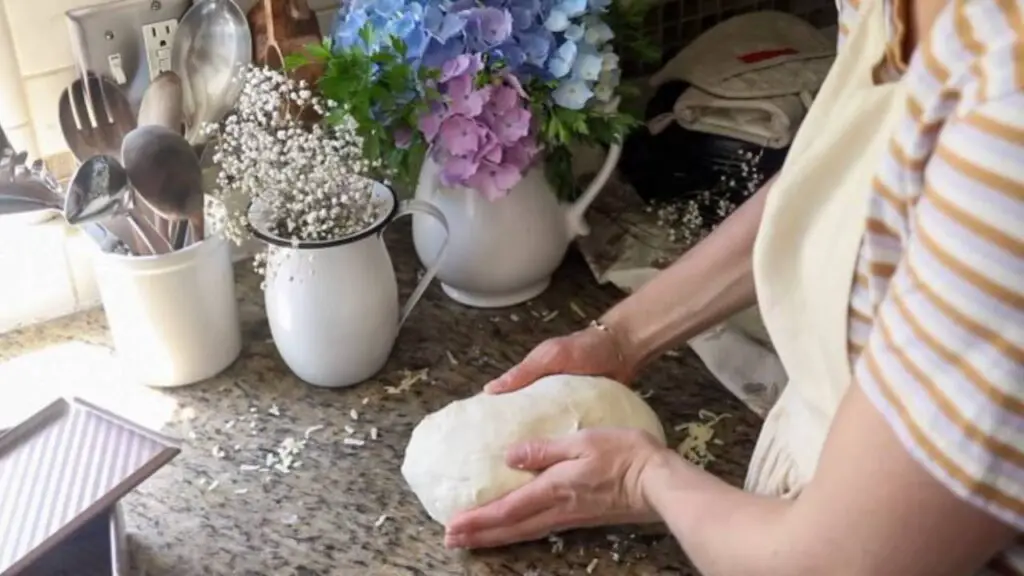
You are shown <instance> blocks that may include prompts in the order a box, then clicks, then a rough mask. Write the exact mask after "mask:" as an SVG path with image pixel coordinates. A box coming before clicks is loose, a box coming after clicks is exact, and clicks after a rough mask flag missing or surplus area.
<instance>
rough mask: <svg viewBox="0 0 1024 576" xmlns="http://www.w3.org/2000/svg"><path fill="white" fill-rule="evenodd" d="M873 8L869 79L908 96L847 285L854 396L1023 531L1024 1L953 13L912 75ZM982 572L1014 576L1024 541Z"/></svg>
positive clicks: (896, 36)
mask: <svg viewBox="0 0 1024 576" xmlns="http://www.w3.org/2000/svg"><path fill="white" fill-rule="evenodd" d="M885 1H886V2H887V4H888V5H887V7H886V11H887V14H888V15H889V16H890V19H889V22H890V36H889V41H890V46H889V49H888V50H887V52H886V54H885V56H884V58H882V61H881V62H880V68H879V71H880V72H882V74H881V76H880V77H881V78H899V79H900V80H899V81H902V82H906V83H907V88H908V90H907V92H908V97H907V104H906V113H905V114H904V117H903V118H902V119H901V121H900V123H899V124H898V126H897V128H896V131H895V132H894V135H893V137H892V140H891V141H890V143H889V150H888V153H887V154H885V156H884V158H883V160H882V163H881V164H880V165H879V167H878V169H877V172H876V175H875V178H874V190H873V192H872V195H871V200H870V208H869V216H868V221H867V226H866V232H865V235H864V238H863V240H862V244H861V248H860V255H859V259H858V264H857V272H856V276H855V278H854V281H853V290H852V293H851V298H850V314H849V320H850V323H849V347H850V361H851V366H853V370H854V378H855V382H856V383H857V385H859V386H861V388H862V389H863V390H864V391H865V393H866V394H867V395H868V397H869V398H870V399H871V400H872V402H873V403H874V405H875V406H876V407H877V408H878V409H879V411H880V412H881V413H882V414H883V415H884V417H885V419H886V420H887V421H888V423H889V424H890V425H891V426H892V428H893V429H894V430H895V432H896V434H897V436H898V437H899V438H900V440H901V442H902V443H903V444H904V446H905V447H906V448H907V450H908V451H909V452H910V453H911V454H912V455H913V456H914V458H915V459H916V460H917V461H918V462H920V463H921V464H922V465H923V466H924V467H925V468H926V469H927V470H928V471H929V472H930V473H931V474H932V475H934V476H935V477H936V478H937V479H938V480H939V481H941V482H942V483H943V484H944V485H945V486H946V487H947V488H949V490H951V491H952V492H953V493H955V494H956V495H957V496H959V497H960V498H963V499H965V500H967V501H969V502H971V503H972V504H974V505H976V506H979V507H981V508H982V509H984V510H987V511H988V512H990V513H991V514H993V515H994V516H996V517H998V518H999V519H1001V520H1003V521H1004V522H1006V523H1008V524H1010V525H1012V526H1015V527H1017V528H1018V529H1019V530H1021V531H1022V532H1024V0H950V1H949V3H948V5H947V6H946V7H945V9H944V10H943V11H942V13H941V15H940V16H939V17H938V19H937V20H936V21H935V23H934V25H933V27H932V29H931V30H930V31H929V33H928V34H927V36H926V37H923V38H921V40H920V42H919V44H918V46H917V48H916V49H915V50H914V53H913V54H912V57H911V59H910V60H909V62H905V61H904V60H903V56H902V54H901V51H902V49H901V46H902V45H903V38H902V34H903V30H905V26H903V23H902V22H900V21H899V16H900V15H901V14H903V13H904V12H905V11H904V10H902V9H901V8H902V6H899V5H896V4H895V2H898V1H899V0H885ZM903 1H906V0H903ZM856 2H857V0H840V17H839V27H840V34H841V39H840V49H841V46H842V35H843V33H844V32H848V31H849V30H852V29H853V27H854V26H856V25H857V13H858V5H857V4H856ZM985 573H986V574H1024V542H1021V543H1020V544H1016V545H1014V546H1013V547H1011V548H1010V549H1008V550H1006V551H1005V552H1004V553H1002V554H1001V555H1000V556H999V557H998V558H996V559H994V560H993V562H992V565H991V567H990V568H988V569H987V572H985Z"/></svg>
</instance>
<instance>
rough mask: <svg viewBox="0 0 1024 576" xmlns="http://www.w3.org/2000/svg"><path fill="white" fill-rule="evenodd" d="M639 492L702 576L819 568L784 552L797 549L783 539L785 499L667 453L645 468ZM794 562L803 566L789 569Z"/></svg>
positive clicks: (782, 575)
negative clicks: (761, 493)
mask: <svg viewBox="0 0 1024 576" xmlns="http://www.w3.org/2000/svg"><path fill="white" fill-rule="evenodd" d="M643 491H644V496H645V498H646V499H647V502H648V504H649V505H650V506H651V507H653V508H654V509H655V511H656V512H657V513H658V515H659V516H660V517H661V518H663V519H664V521H665V523H666V524H667V525H668V527H669V529H670V530H671V531H672V534H673V535H675V537H676V539H677V540H679V542H680V543H681V544H682V545H683V549H684V550H685V551H686V554H687V556H689V558H690V560H691V561H692V562H693V564H694V565H695V566H696V567H697V568H698V569H699V570H700V572H701V574H706V575H707V576H760V575H764V576H786V575H794V574H797V575H802V574H808V575H810V574H814V573H815V571H814V570H815V569H814V568H812V566H815V565H819V564H818V562H820V560H818V559H816V558H813V555H814V554H815V552H810V553H808V552H807V551H804V550H799V551H798V550H787V549H785V547H786V546H787V542H788V543H789V544H790V545H793V546H799V544H798V543H797V542H795V541H792V540H790V539H787V538H785V537H782V535H783V534H785V533H786V532H787V530H786V526H785V523H786V521H787V516H788V514H789V512H790V509H791V506H792V504H793V503H792V502H791V501H789V500H783V499H781V498H768V497H764V496H757V495H754V494H751V493H749V492H744V491H742V490H740V489H739V488H736V487H733V486H730V485H728V484H726V483H725V482H723V481H722V480H719V479H718V478H715V477H714V476H712V475H711V474H708V473H707V472H704V471H703V470H701V469H699V468H697V467H695V466H692V465H690V464H688V463H687V462H685V461H684V460H682V459H681V458H679V457H678V456H676V455H675V454H674V453H673V452H671V451H665V453H664V454H662V455H660V456H659V457H656V458H655V459H654V461H653V462H652V463H651V464H650V465H649V466H648V467H647V470H646V471H645V472H644V478H643ZM821 552H825V553H827V550H821ZM794 559H800V560H799V561H800V562H801V564H803V565H801V566H796V565H793V562H794ZM805 563H806V564H805ZM819 573H820V572H819Z"/></svg>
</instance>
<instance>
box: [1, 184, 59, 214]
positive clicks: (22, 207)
mask: <svg viewBox="0 0 1024 576" xmlns="http://www.w3.org/2000/svg"><path fill="white" fill-rule="evenodd" d="M40 210H60V207H59V206H50V205H48V204H46V203H45V202H40V201H39V200H34V199H32V198H25V197H23V196H9V195H7V194H4V193H3V187H0V216H10V215H12V214H25V213H28V212H38V211H40Z"/></svg>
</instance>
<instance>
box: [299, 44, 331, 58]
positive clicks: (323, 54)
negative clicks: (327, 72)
mask: <svg viewBox="0 0 1024 576" xmlns="http://www.w3.org/2000/svg"><path fill="white" fill-rule="evenodd" d="M303 52H305V53H306V54H308V55H309V56H310V57H312V58H315V59H316V60H327V59H328V58H330V57H331V49H330V46H329V45H328V46H325V45H324V44H307V45H306V46H304V47H303Z"/></svg>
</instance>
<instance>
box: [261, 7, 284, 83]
mask: <svg viewBox="0 0 1024 576" xmlns="http://www.w3.org/2000/svg"><path fill="white" fill-rule="evenodd" d="M263 10H264V12H265V13H266V17H267V38H266V40H265V44H264V45H263V55H262V57H261V58H260V60H262V61H263V63H264V64H265V65H266V66H267V67H268V68H273V69H275V70H281V69H284V54H282V53H281V46H279V45H278V43H277V33H276V32H275V30H274V2H273V0H263Z"/></svg>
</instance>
